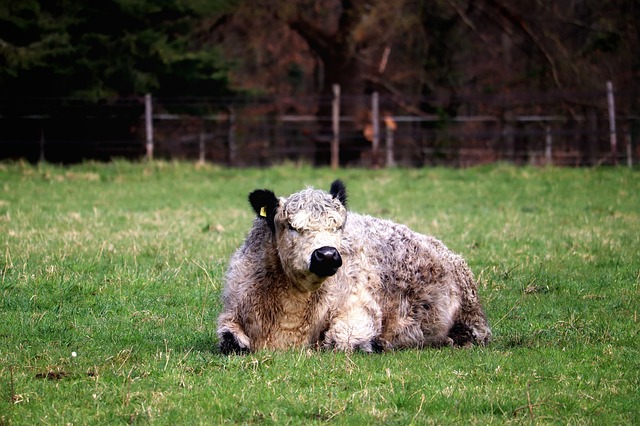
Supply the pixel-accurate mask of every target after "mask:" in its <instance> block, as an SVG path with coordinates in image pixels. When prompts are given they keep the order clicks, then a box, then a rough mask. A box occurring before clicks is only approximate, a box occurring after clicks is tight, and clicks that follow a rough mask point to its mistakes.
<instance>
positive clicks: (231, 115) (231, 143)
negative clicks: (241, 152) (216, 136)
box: [227, 108, 237, 166]
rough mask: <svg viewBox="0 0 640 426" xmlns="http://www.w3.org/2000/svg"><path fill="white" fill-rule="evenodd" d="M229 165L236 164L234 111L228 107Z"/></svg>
mask: <svg viewBox="0 0 640 426" xmlns="http://www.w3.org/2000/svg"><path fill="white" fill-rule="evenodd" d="M227 142H228V143H229V165H230V166H235V165H236V160H237V159H236V113H235V110H234V109H233V108H229V135H228V139H227Z"/></svg>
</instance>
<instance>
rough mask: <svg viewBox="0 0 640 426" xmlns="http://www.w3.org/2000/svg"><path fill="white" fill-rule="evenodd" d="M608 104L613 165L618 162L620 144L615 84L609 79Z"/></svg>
mask: <svg viewBox="0 0 640 426" xmlns="http://www.w3.org/2000/svg"><path fill="white" fill-rule="evenodd" d="M607 105H608V109H609V140H610V143H611V161H613V165H614V166H616V165H617V164H618V156H617V147H616V145H617V144H618V140H617V135H616V107H615V102H614V100H613V84H612V83H611V80H609V81H607Z"/></svg>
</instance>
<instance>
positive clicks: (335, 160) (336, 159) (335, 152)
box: [331, 84, 340, 170]
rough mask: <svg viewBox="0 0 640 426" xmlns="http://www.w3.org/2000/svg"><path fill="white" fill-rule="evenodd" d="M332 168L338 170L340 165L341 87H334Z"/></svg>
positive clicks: (336, 85) (337, 85) (335, 85)
mask: <svg viewBox="0 0 640 426" xmlns="http://www.w3.org/2000/svg"><path fill="white" fill-rule="evenodd" d="M331 125H332V126H331V128H332V130H333V136H332V138H331V168H332V169H333V170H336V169H337V168H338V166H339V165H340V85H339V84H334V85H333V102H332V105H331Z"/></svg>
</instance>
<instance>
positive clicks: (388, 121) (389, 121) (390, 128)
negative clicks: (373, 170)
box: [384, 115, 397, 167]
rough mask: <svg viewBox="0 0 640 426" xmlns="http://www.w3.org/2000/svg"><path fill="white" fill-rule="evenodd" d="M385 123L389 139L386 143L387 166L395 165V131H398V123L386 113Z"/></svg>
mask: <svg viewBox="0 0 640 426" xmlns="http://www.w3.org/2000/svg"><path fill="white" fill-rule="evenodd" d="M384 125H385V129H386V135H387V140H386V143H385V146H386V150H387V167H395V165H396V162H395V160H394V158H393V132H395V131H396V128H397V125H396V122H395V121H393V118H392V117H391V116H390V115H385V117H384Z"/></svg>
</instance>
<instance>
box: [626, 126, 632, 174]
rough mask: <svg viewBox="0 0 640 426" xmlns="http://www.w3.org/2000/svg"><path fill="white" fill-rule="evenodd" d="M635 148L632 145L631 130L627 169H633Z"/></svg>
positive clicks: (628, 134) (628, 137)
mask: <svg viewBox="0 0 640 426" xmlns="http://www.w3.org/2000/svg"><path fill="white" fill-rule="evenodd" d="M632 148H633V146H632V143H631V129H629V132H628V133H627V167H629V168H632V167H633V149H632Z"/></svg>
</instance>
